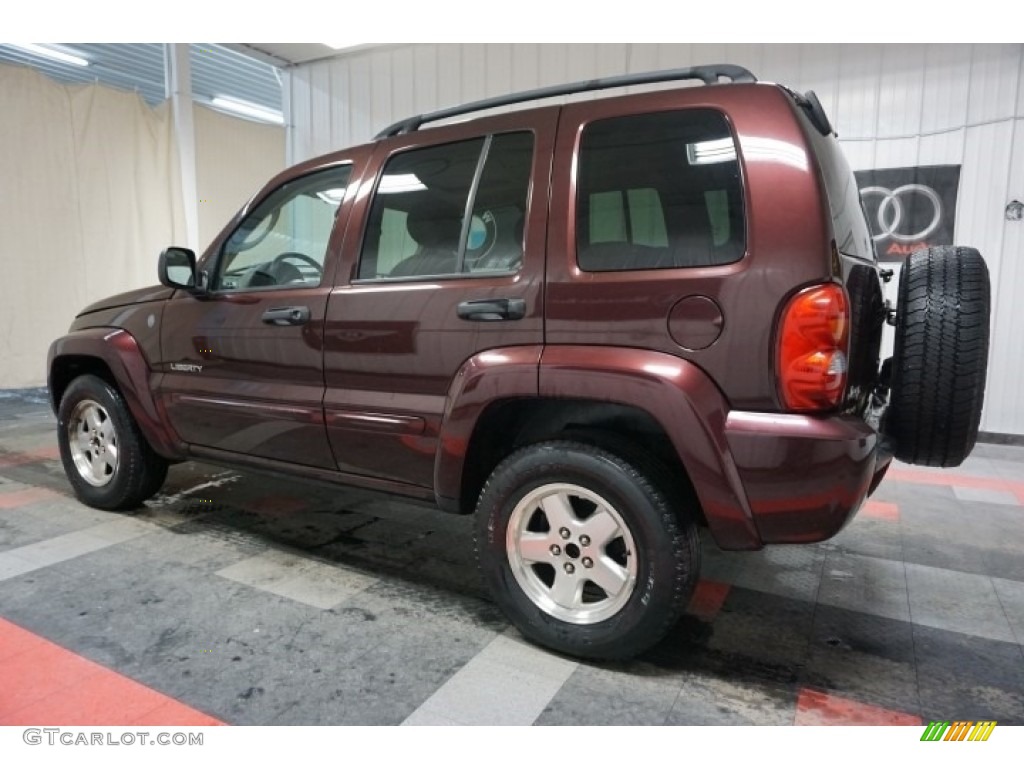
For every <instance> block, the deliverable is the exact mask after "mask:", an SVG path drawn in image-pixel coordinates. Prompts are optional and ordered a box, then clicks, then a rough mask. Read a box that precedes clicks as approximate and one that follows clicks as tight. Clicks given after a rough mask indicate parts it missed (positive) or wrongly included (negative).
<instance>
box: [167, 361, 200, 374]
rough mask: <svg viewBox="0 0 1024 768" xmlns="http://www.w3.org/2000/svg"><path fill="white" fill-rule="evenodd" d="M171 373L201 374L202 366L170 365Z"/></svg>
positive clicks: (191, 364)
mask: <svg viewBox="0 0 1024 768" xmlns="http://www.w3.org/2000/svg"><path fill="white" fill-rule="evenodd" d="M171 370H172V371H184V372H185V373H202V372H203V366H201V365H196V364H194V363H171Z"/></svg>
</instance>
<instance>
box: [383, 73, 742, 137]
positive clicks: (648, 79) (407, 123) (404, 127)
mask: <svg viewBox="0 0 1024 768" xmlns="http://www.w3.org/2000/svg"><path fill="white" fill-rule="evenodd" d="M722 77H727V78H729V79H730V80H732V81H733V82H734V83H756V82H757V78H756V77H754V75H753V74H752V73H751V72H750V70H748V69H745V68H744V67H739V66H736V65H735V64H708V65H705V66H701V67H687V68H686V69H665V70H660V71H657V72H641V73H638V74H633V75H616V76H614V77H601V78H597V79H596V80H581V81H579V82H576V83H566V84H564V85H550V86H547V87H545V88H536V89H534V90H531V91H520V92H518V93H510V94H508V95H507V96H496V97H494V98H490V99H480V100H479V101H472V102H470V103H468V104H461V105H459V106H457V107H448V108H447V109H439V110H437V111H436V112H427V113H426V114H422V115H416V116H415V117H407V118H406V119H404V120H399V121H398V122H397V123H393V124H392V125H389V126H388V127H387V128H385V129H384V130H383V131H381V132H380V133H378V134H377V135H376V136H375V137H374V138H375V139H384V138H387V137H388V136H398V135H399V134H403V133H411V132H412V131H415V130H417V129H418V128H419V127H420V126H421V125H423V124H424V123H432V122H435V121H437V120H445V119H447V118H449V117H458V116H459V115H465V114H469V113H470V112H480V111H482V110H485V109H494V108H495V107H506V106H509V105H511V104H521V103H523V102H524V101H536V100H538V99H547V98H551V97H553V96H567V95H569V94H572V93H585V92H587V91H600V90H604V89H605V88H623V87H625V86H628V85H647V84H649V83H667V82H671V81H673V80H701V81H703V83H704V84H705V85H713V84H714V83H717V82H718V80H719V78H722Z"/></svg>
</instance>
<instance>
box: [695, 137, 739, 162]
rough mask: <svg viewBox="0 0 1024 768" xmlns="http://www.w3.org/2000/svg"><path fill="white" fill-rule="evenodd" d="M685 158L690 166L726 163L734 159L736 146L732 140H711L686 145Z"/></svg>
mask: <svg viewBox="0 0 1024 768" xmlns="http://www.w3.org/2000/svg"><path fill="white" fill-rule="evenodd" d="M686 157H687V159H688V160H689V161H690V165H710V164H712V163H728V162H731V161H733V160H735V159H736V146H735V145H734V144H733V143H732V139H712V140H711V141H698V142H697V143H696V144H687V145H686Z"/></svg>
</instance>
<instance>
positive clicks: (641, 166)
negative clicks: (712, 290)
mask: <svg viewBox="0 0 1024 768" xmlns="http://www.w3.org/2000/svg"><path fill="white" fill-rule="evenodd" d="M578 174H579V175H578V177H577V199H576V255H577V262H578V264H579V266H580V269H582V270H584V271H587V272H609V271H622V270H641V269H672V268H681V267H707V266H717V265H720V264H729V263H731V262H734V261H737V260H738V259H740V258H741V257H742V256H743V254H744V252H745V251H746V239H745V238H746V227H745V223H744V212H743V188H742V183H741V180H740V171H739V161H738V160H737V156H736V144H735V140H734V139H733V136H732V133H731V132H730V130H729V126H728V124H727V122H726V120H725V117H724V115H722V114H721V113H720V112H717V111H715V110H711V109H689V110H679V111H675V112H659V113H652V114H646V115H630V116H628V117H616V118H610V119H606V120H597V121H594V122H593V123H590V124H589V125H587V127H586V128H585V129H584V131H583V137H582V139H581V143H580V151H579V172H578Z"/></svg>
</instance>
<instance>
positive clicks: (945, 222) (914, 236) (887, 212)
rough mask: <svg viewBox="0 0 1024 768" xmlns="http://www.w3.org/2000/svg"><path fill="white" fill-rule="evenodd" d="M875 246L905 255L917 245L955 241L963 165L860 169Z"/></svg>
mask: <svg viewBox="0 0 1024 768" xmlns="http://www.w3.org/2000/svg"><path fill="white" fill-rule="evenodd" d="M854 175H855V176H856V177H857V187H858V188H859V189H860V198H861V200H862V201H863V202H864V212H865V214H866V215H867V219H868V225H869V226H870V227H871V236H872V238H873V239H874V241H875V252H876V253H877V254H878V259H879V260H880V261H903V260H904V259H905V258H906V257H907V256H909V255H910V254H912V253H913V252H914V251H918V250H921V249H922V248H928V247H929V246H933V245H953V226H954V224H955V223H956V196H957V189H958V188H959V186H960V166H959V165H923V166H917V167H913V168H885V169H881V170H874V171H855V172H854Z"/></svg>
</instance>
